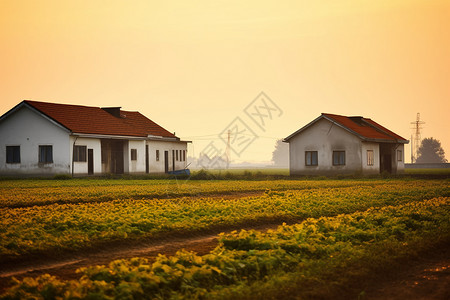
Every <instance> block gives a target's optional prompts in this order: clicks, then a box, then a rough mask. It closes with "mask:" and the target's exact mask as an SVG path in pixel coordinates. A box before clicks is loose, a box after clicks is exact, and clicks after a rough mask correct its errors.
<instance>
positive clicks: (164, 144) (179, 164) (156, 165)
mask: <svg viewBox="0 0 450 300" xmlns="http://www.w3.org/2000/svg"><path fill="white" fill-rule="evenodd" d="M147 144H148V152H149V171H150V172H149V173H164V151H168V154H169V171H172V170H173V169H174V168H173V164H172V162H173V159H172V157H173V152H172V150H185V151H186V161H187V155H188V154H187V143H186V142H170V141H147ZM156 150H159V161H157V160H156ZM186 161H182V160H181V159H180V157H178V161H177V160H176V159H175V170H181V169H184V168H185V167H186Z"/></svg>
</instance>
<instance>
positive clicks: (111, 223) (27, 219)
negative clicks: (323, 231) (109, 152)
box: [0, 181, 450, 261]
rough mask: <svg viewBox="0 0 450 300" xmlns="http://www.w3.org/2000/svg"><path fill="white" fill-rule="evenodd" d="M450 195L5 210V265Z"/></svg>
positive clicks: (338, 195) (275, 195)
mask: <svg viewBox="0 0 450 300" xmlns="http://www.w3.org/2000/svg"><path fill="white" fill-rule="evenodd" d="M440 196H450V189H449V187H448V186H447V185H440V184H439V182H435V181H414V182H406V183H402V184H392V183H385V184H384V185H376V186H374V187H372V186H367V185H362V186H353V187H345V188H333V189H330V188H327V187H325V188H317V189H306V190H285V191H270V190H267V191H266V192H265V193H264V194H263V195H257V196H246V197H195V198H190V197H185V198H176V199H147V200H134V199H129V200H114V201H108V202H94V203H79V204H62V205H58V204H52V205H46V206H33V207H23V208H0V261H2V260H5V259H9V258H11V257H12V256H20V255H26V254H33V253H44V252H48V251H50V252H51V251H52V250H53V251H55V250H62V249H82V248H86V247H92V246H95V245H96V244H98V243H99V242H108V241H114V240H124V239H137V238H143V237H151V236H155V235H158V234H162V233H167V232H176V231H184V232H188V231H191V232H194V231H199V230H206V229H213V228H214V227H219V226H233V225H241V224H244V223H246V224H251V223H253V222H257V221H267V220H273V221H276V222H279V223H282V222H283V221H298V220H302V219H305V218H308V217H320V216H333V215H337V214H341V213H352V212H355V211H361V210H365V209H367V208H369V207H372V206H384V205H397V204H401V203H405V202H411V201H418V200H423V199H430V198H433V197H440Z"/></svg>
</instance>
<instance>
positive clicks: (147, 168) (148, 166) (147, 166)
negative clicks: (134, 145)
mask: <svg viewBox="0 0 450 300" xmlns="http://www.w3.org/2000/svg"><path fill="white" fill-rule="evenodd" d="M149 169H150V165H149V159H148V145H145V173H147V174H148V172H149V171H150V170H149Z"/></svg>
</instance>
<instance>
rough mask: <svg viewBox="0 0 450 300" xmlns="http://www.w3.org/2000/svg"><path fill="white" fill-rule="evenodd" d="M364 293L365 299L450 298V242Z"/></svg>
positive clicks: (443, 299) (418, 299)
mask: <svg viewBox="0 0 450 300" xmlns="http://www.w3.org/2000/svg"><path fill="white" fill-rule="evenodd" d="M380 275H382V274H380ZM380 278H382V276H380ZM361 296H363V297H362V299H364V300H375V299H390V300H404V299H408V300H428V299H432V300H441V299H442V300H449V299H450V244H445V245H441V246H440V247H439V248H438V249H434V250H432V251H430V252H428V253H425V254H423V255H422V256H421V257H418V258H416V259H413V260H411V261H409V262H408V263H407V264H405V265H404V266H402V267H401V268H399V270H397V271H396V272H394V273H393V274H389V275H388V276H386V277H385V278H383V279H382V280H380V281H379V282H378V283H376V284H374V285H372V286H371V288H369V289H367V290H366V291H365V292H364V294H363V295H361Z"/></svg>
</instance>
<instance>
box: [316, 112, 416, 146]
mask: <svg viewBox="0 0 450 300" xmlns="http://www.w3.org/2000/svg"><path fill="white" fill-rule="evenodd" d="M322 116H324V117H326V118H329V119H331V120H333V121H335V122H336V123H338V124H340V125H342V126H343V127H345V128H347V129H349V130H350V131H353V132H354V133H356V134H358V135H360V136H361V137H363V138H366V139H370V140H386V141H393V142H395V141H398V142H400V141H401V142H405V141H407V140H406V139H404V138H402V137H401V136H399V135H397V134H395V133H394V132H392V131H390V130H389V129H387V128H385V127H383V126H381V125H380V124H378V123H376V122H375V121H372V120H371V119H368V118H363V117H346V116H340V115H333V114H325V113H323V114H322Z"/></svg>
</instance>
